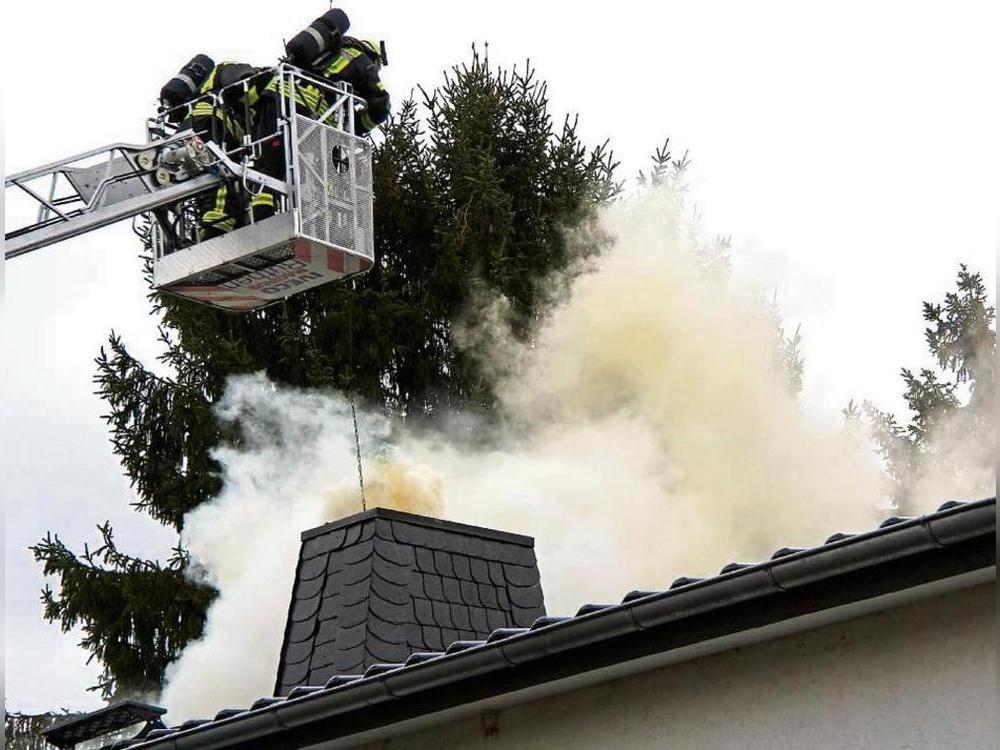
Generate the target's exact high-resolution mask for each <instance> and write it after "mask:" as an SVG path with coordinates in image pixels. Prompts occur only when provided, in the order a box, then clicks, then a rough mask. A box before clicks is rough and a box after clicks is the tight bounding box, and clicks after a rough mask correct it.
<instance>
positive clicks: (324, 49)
mask: <svg viewBox="0 0 1000 750" xmlns="http://www.w3.org/2000/svg"><path fill="white" fill-rule="evenodd" d="M350 26H351V22H350V21H349V20H348V18H347V14H346V13H344V11H342V10H341V9H340V8H333V9H332V10H328V11H327V12H326V13H324V14H323V15H321V16H320V17H319V18H317V19H316V20H315V21H313V22H312V23H311V24H309V25H308V26H307V27H306V28H305V29H303V30H302V31H300V32H299V33H298V34H296V35H295V36H293V37H292V38H291V40H289V41H288V42H287V43H286V44H285V54H286V55H287V57H288V61H289V62H290V63H292V65H295V66H297V67H300V68H307V67H309V65H310V64H311V63H312V62H314V61H315V60H316V59H317V58H319V57H323V56H326V55H329V54H330V53H332V52H336V51H338V50H339V49H340V42H341V39H343V36H344V34H346V33H347V30H348V29H349V28H350Z"/></svg>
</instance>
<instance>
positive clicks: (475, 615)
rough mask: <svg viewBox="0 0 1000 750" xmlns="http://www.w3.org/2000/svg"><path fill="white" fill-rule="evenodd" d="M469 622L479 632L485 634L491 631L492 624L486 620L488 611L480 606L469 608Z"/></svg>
mask: <svg viewBox="0 0 1000 750" xmlns="http://www.w3.org/2000/svg"><path fill="white" fill-rule="evenodd" d="M469 623H470V624H471V625H472V629H473V630H474V631H475V632H476V633H478V634H482V635H485V634H486V633H488V632H489V631H490V624H489V623H488V622H487V621H486V612H485V610H483V609H482V608H480V607H473V608H472V609H470V610H469Z"/></svg>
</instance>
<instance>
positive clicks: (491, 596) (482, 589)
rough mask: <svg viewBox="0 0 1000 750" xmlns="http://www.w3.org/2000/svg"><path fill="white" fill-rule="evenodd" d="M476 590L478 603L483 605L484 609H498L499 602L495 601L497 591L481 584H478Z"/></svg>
mask: <svg viewBox="0 0 1000 750" xmlns="http://www.w3.org/2000/svg"><path fill="white" fill-rule="evenodd" d="M478 589H479V601H481V602H482V603H483V606H484V607H492V608H493V609H499V608H500V601H499V600H498V599H497V590H496V589H495V588H494V587H493V586H489V585H487V584H485V583H481V584H479V586H478Z"/></svg>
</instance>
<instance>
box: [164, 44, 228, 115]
mask: <svg viewBox="0 0 1000 750" xmlns="http://www.w3.org/2000/svg"><path fill="white" fill-rule="evenodd" d="M213 68H215V61H214V60H213V59H212V58H211V57H209V56H208V55H205V54H198V55H195V56H194V57H192V58H191V59H190V60H188V61H187V62H186V63H185V64H184V67H183V68H181V69H180V70H179V71H178V72H177V75H175V76H174V77H173V78H171V79H170V80H169V81H167V82H166V83H165V84H163V88H162V89H160V101H161V102H163V106H164V108H165V109H171V108H173V107H179V106H180V105H182V104H184V102H187V101H190V100H191V99H194V98H195V97H196V96H198V92H199V91H200V90H201V86H202V84H203V83H205V81H206V80H207V79H208V76H209V74H210V73H211V72H212V69H213Z"/></svg>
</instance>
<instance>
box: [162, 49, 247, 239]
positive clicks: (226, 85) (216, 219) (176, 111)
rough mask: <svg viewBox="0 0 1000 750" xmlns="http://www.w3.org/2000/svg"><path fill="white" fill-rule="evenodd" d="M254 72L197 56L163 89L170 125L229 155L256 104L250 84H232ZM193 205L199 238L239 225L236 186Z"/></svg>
mask: <svg viewBox="0 0 1000 750" xmlns="http://www.w3.org/2000/svg"><path fill="white" fill-rule="evenodd" d="M257 72H258V71H257V69H256V68H254V67H252V66H250V65H246V64H244V63H236V62H223V63H220V64H218V65H216V64H215V63H214V62H213V61H212V59H211V58H210V57H208V56H207V55H196V56H195V57H194V58H192V59H191V61H190V62H188V63H187V64H186V65H185V66H184V67H183V68H181V70H180V72H179V73H178V74H177V75H176V76H174V77H173V78H171V79H170V80H169V81H168V82H167V83H166V84H165V85H164V86H163V88H162V89H161V90H160V100H161V101H162V102H163V105H164V107H165V108H168V109H172V110H173V115H172V116H171V119H173V121H174V122H178V121H179V120H182V119H183V122H182V123H181V127H182V128H191V129H192V130H194V131H195V132H196V133H198V135H199V136H201V138H202V140H205V141H212V142H213V143H217V144H219V145H220V146H222V148H223V149H225V150H226V151H227V152H232V151H233V150H235V149H238V148H239V147H240V146H241V145H242V143H243V136H244V135H245V134H246V132H247V129H248V127H249V124H250V122H251V121H252V120H253V107H254V105H255V104H256V100H257V90H256V86H255V85H253V83H254V82H253V81H248V83H247V85H246V87H243V86H237V85H235V84H238V83H239V82H240V81H242V80H244V79H251V78H252V77H253V76H254V75H255V74H256V73H257ZM196 202H197V206H198V221H199V226H200V230H201V239H210V238H212V237H216V236H218V235H220V234H224V233H226V232H230V231H232V230H233V229H235V228H236V227H237V226H240V225H241V224H242V223H243V218H244V215H245V213H246V201H245V199H244V196H243V195H242V193H241V192H240V191H239V190H238V189H237V186H235V185H229V184H226V183H223V184H222V185H220V186H219V187H218V188H217V189H216V190H214V191H212V192H210V193H205V194H203V195H200V196H198V198H197V201H196Z"/></svg>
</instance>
